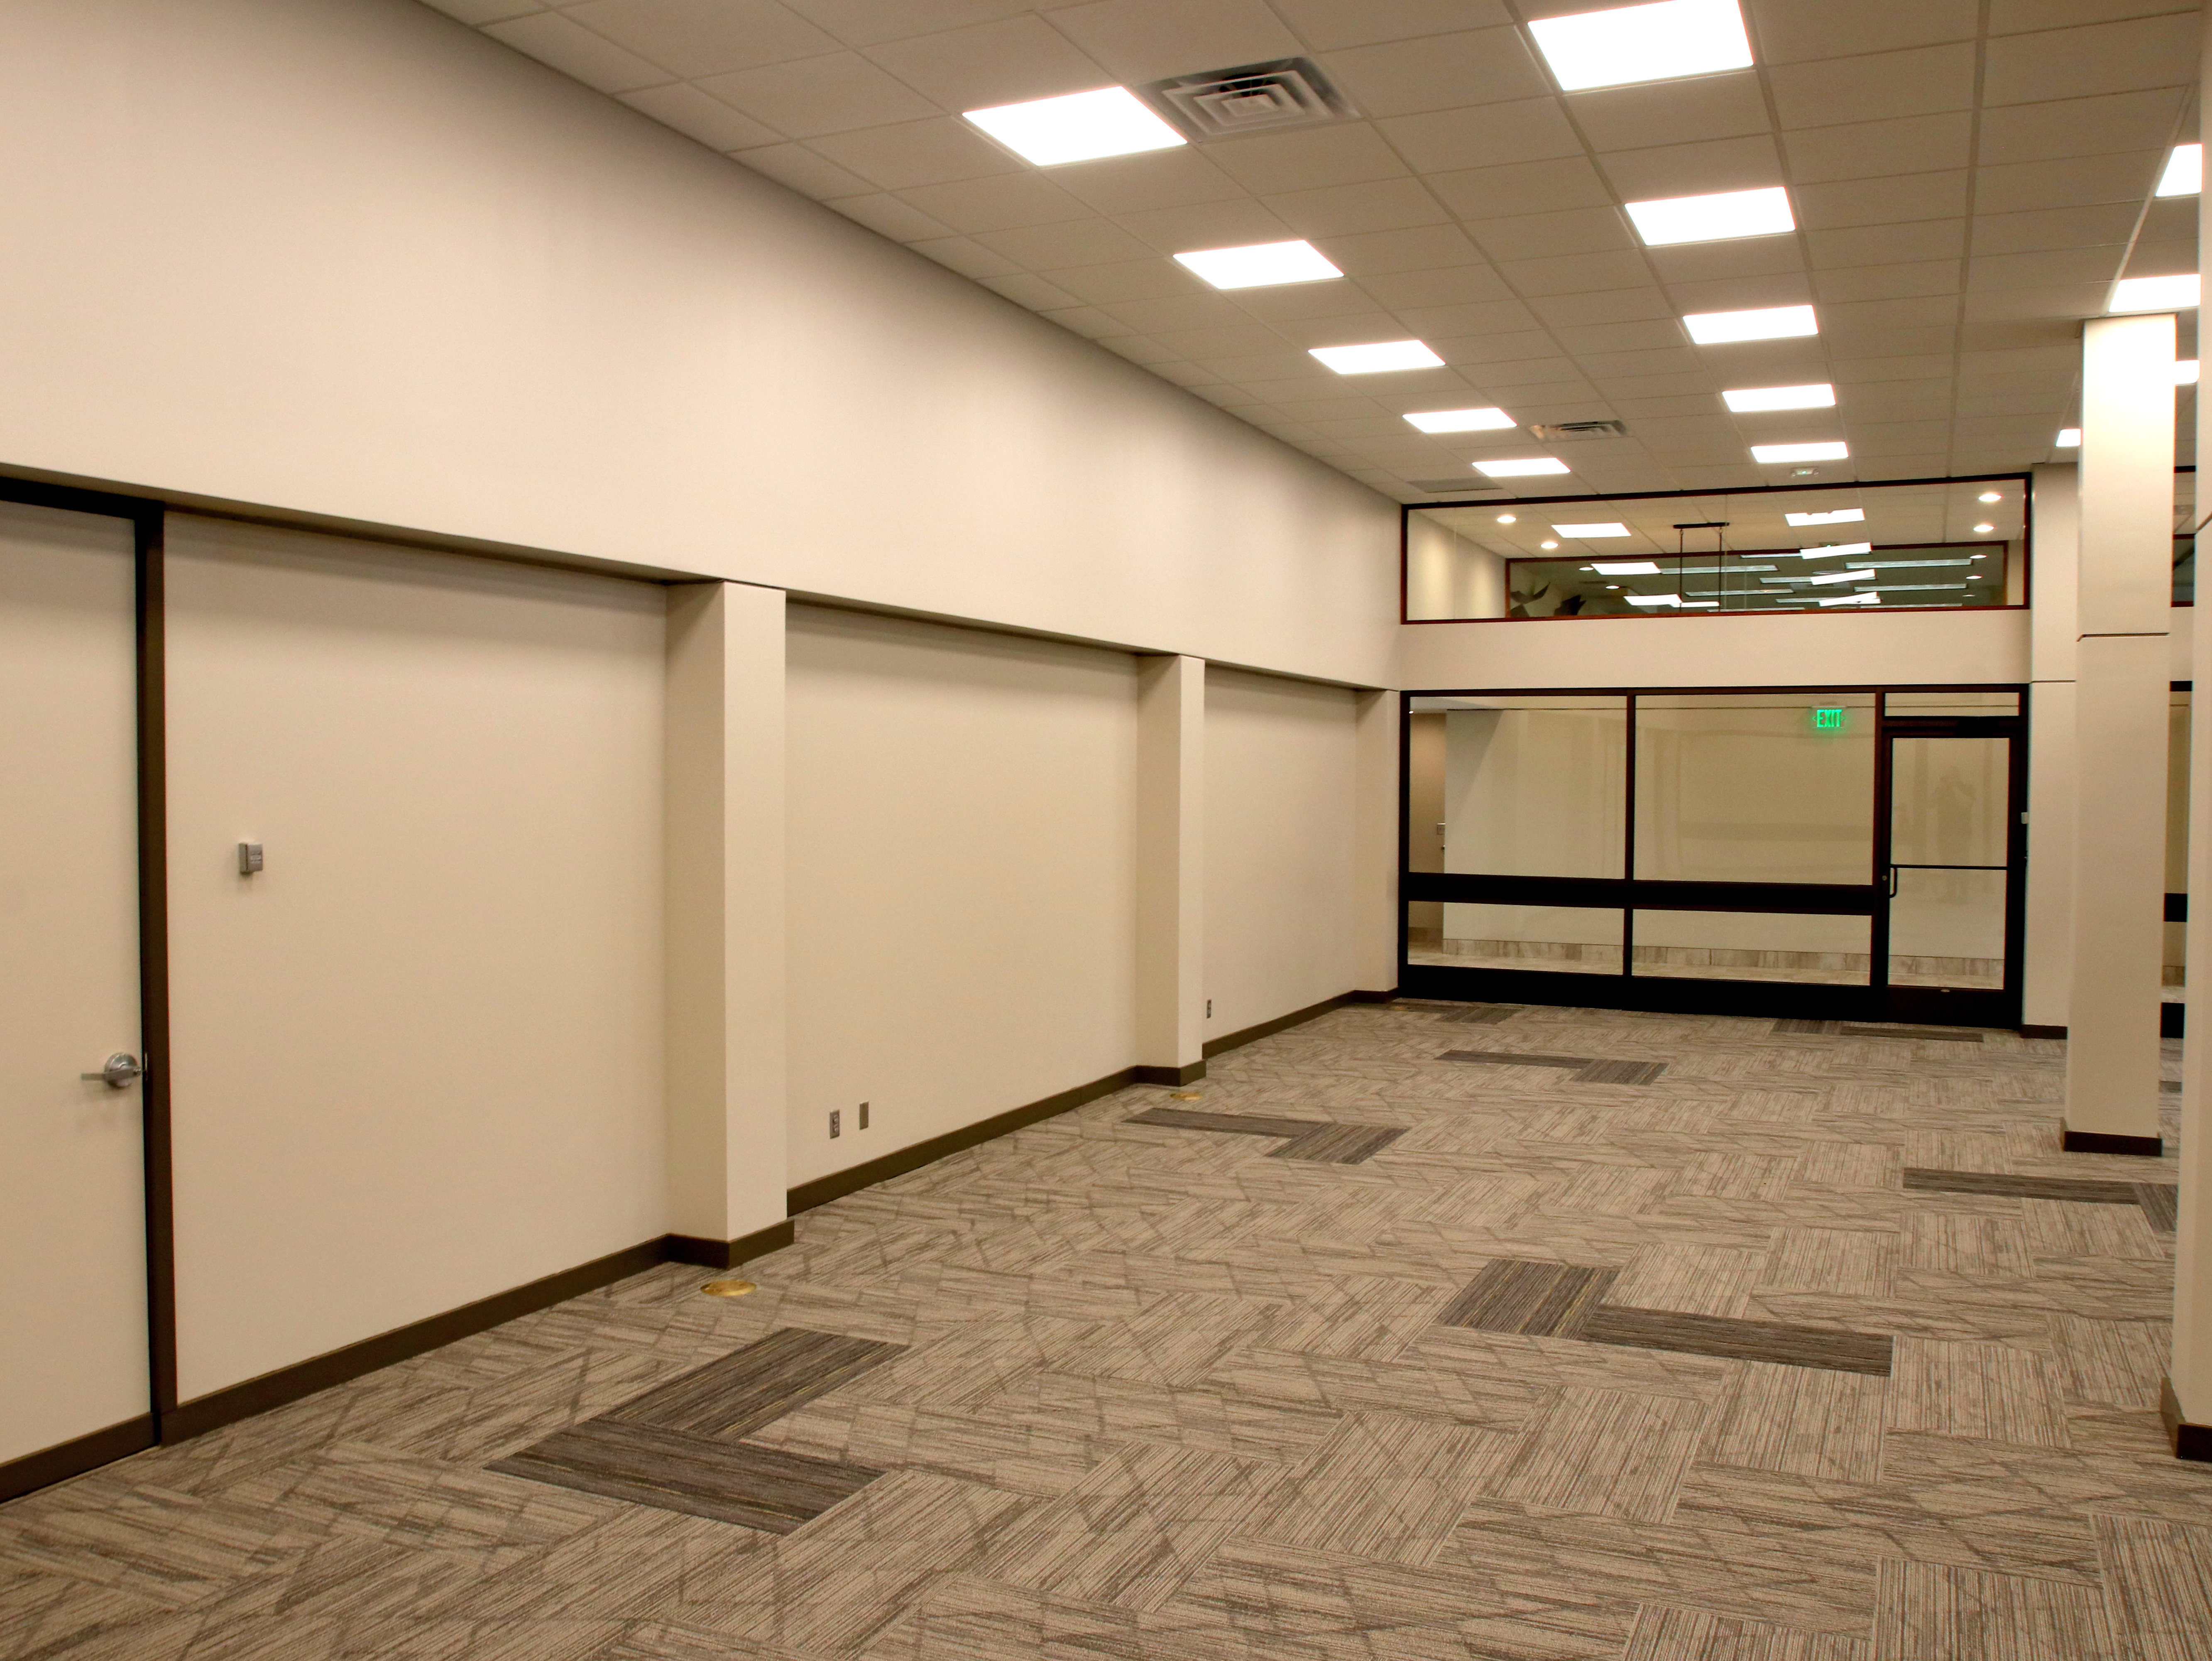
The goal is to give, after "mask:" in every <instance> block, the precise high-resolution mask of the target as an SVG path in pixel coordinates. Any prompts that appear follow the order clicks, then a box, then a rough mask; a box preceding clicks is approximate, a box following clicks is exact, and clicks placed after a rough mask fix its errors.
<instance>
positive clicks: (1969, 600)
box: [1406, 478, 2027, 622]
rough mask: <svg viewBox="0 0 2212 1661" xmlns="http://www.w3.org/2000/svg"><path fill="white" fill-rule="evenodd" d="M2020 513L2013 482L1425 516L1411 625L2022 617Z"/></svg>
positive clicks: (1410, 521)
mask: <svg viewBox="0 0 2212 1661" xmlns="http://www.w3.org/2000/svg"><path fill="white" fill-rule="evenodd" d="M1470 483H1472V481H1470ZM1984 496H1994V497H1995V498H1996V500H1995V501H1990V502H1985V501H1984V500H1983V499H1982V498H1983V497H1984ZM2026 509H2027V504H2026V501H2025V492H2024V490H2023V486H2022V484H2021V481H2020V480H2017V479H2011V478H2003V479H1994V480H1984V479H1968V480H1957V479H1946V480H1939V481H1936V482H1935V483H1932V484H1855V485H1848V486H1844V487H1840V488H1831V489H1827V490H1777V491H1772V492H1761V491H1734V492H1729V491H1717V492H1714V493H1712V494H1711V495H1706V496H1584V497H1578V498H1576V499H1574V500H1572V501H1566V502H1545V501H1531V502H1515V501H1511V500H1508V499H1500V500H1498V501H1496V502H1482V503H1480V504H1470V505H1468V506H1464V507H1450V508H1416V509H1414V510H1413V512H1412V513H1410V514H1408V515H1407V538H1406V615H1407V618H1411V619H1413V620H1414V621H1416V622H1425V621H1434V620H1438V619H1443V618H1595V617H1627V616H1646V617H1656V616H1666V617H1679V616H1684V615H1687V616H1692V617H1694V616H1696V615H1698V614H1699V612H1701V611H1832V610H1836V609H1839V608H1840V609H1843V610H1845V611H1855V610H1872V609H1881V610H1884V611H1894V610H1896V609H1898V608H1899V607H1924V606H1931V605H1933V606H1951V607H1955V606H1965V605H2021V604H2024V603H2025V601H2026V599H2027V594H2026V570H2027V559H2026V552H2025V550H2026V546H2027V510H2026Z"/></svg>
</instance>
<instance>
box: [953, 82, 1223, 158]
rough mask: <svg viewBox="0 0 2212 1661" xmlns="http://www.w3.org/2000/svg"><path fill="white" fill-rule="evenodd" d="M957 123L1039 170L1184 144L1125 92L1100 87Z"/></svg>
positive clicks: (973, 114) (977, 113) (998, 108)
mask: <svg viewBox="0 0 2212 1661" xmlns="http://www.w3.org/2000/svg"><path fill="white" fill-rule="evenodd" d="M962 119H963V120H965V121H967V122H969V124H970V125H974V126H976V127H980V128H981V129H982V130H983V131H985V132H987V133H988V134H990V136H991V137H994V138H995V139H997V140H998V141H999V142H1000V143H1001V144H1004V145H1005V146H1006V148H1007V149H1010V150H1012V152H1013V153H1014V154H1015V155H1018V156H1020V157H1021V158H1022V160H1023V161H1029V162H1033V163H1035V164H1036V166H1038V167H1058V166H1059V165H1060V163H1062V162H1064V161H1097V159H1098V158H1099V157H1100V156H1102V155H1138V154H1139V153H1140V152H1142V151H1145V150H1166V149H1174V148H1175V147H1176V145H1178V144H1188V143H1190V140H1188V138H1185V137H1183V136H1182V134H1181V133H1179V132H1177V131H1176V130H1175V129H1174V128H1173V127H1170V125H1168V124H1167V123H1166V122H1164V121H1163V120H1161V119H1160V118H1159V117H1158V116H1157V115H1155V114H1153V113H1152V111H1150V110H1149V109H1147V108H1146V107H1145V106H1144V104H1143V103H1142V102H1141V101H1140V100H1139V99H1138V97H1137V95H1136V94H1134V93H1133V92H1131V91H1130V90H1129V89H1128V88H1127V87H1101V88H1099V89H1098V90H1097V92H1072V93H1069V94H1066V96H1065V97H1062V98H1036V99H1032V100H1030V101H1029V102H1028V103H1026V104H999V105H994V106H993V107H991V108H989V109H987V110H969V111H967V112H965V113H964V114H963V117H962Z"/></svg>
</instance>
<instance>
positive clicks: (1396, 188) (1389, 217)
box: [1261, 179, 1448, 237]
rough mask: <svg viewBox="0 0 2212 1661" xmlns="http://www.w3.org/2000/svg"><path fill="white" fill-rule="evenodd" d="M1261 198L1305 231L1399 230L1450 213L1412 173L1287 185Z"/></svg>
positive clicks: (1287, 221)
mask: <svg viewBox="0 0 2212 1661" xmlns="http://www.w3.org/2000/svg"><path fill="white" fill-rule="evenodd" d="M1261 199H1262V200H1263V201H1265V202H1266V203H1267V206H1268V207H1270V208H1272V209H1273V210H1274V211H1275V213H1276V214H1277V215H1278V216H1280V218H1281V219H1282V221H1283V222H1284V223H1285V224H1286V225H1288V226H1290V227H1291V229H1293V230H1295V231H1297V233H1298V234H1299V235H1301V236H1304V237H1317V236H1350V235H1353V234H1357V233H1358V232H1361V231H1391V230H1402V229H1406V228H1411V227H1413V226H1419V225H1433V224H1437V223H1438V222H1442V221H1443V220H1444V219H1446V218H1447V217H1448V216H1447V215H1446V214H1445V212H1444V210H1443V207H1442V206H1441V205H1440V204H1438V203H1437V199H1436V198H1435V197H1434V196H1432V195H1431V194H1430V193H1429V191H1428V189H1427V188H1426V187H1425V186H1423V185H1422V184H1421V183H1420V181H1419V179H1378V180H1376V182H1374V183H1373V184H1368V185H1335V186H1330V187H1329V188H1328V189H1327V190H1322V191H1287V192H1283V193H1281V194H1279V195H1273V196H1267V197H1264V198H1261Z"/></svg>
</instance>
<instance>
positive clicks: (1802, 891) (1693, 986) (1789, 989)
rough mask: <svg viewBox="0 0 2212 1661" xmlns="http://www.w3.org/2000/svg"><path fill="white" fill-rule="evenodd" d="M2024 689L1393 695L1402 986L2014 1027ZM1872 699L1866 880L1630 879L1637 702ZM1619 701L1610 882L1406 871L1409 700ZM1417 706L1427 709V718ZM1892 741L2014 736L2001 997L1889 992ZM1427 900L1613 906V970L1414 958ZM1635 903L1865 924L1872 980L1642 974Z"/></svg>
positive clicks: (1935, 686)
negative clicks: (2001, 702) (1996, 705)
mask: <svg viewBox="0 0 2212 1661" xmlns="http://www.w3.org/2000/svg"><path fill="white" fill-rule="evenodd" d="M2028 690H2029V689H2028V688H2027V685H2026V684H2020V683H1990V682H1975V683H1969V682H1916V683H1883V684H1878V685H1850V686H1838V685H1832V684H1829V685H1817V686H1545V687H1526V686H1516V687H1469V688H1439V689H1429V690H1425V691H1417V692H1413V691H1409V692H1404V693H1401V695H1400V697H1401V705H1400V720H1399V734H1398V745H1399V765H1398V849H1399V884H1400V887H1399V905H1398V964H1399V970H1398V973H1399V984H1400V986H1401V988H1403V989H1405V991H1406V993H1407V995H1409V996H1417V997H1442V998H1465V999H1468V1000H1471V1001H1494V1002H1501V1003H1532V1004H1564V1005H1570V1006H1591V1005H1595V1006H1596V1007H1614V1008H1626V1009H1655V1010H1672V1011H1679V1012H1680V1013H1708V1014H1737V1015H1746V1014H1748V1015H1758V1014H1774V1015H1782V1016H1790V1015H1800V1016H1813V1017H1816V1018H1820V1019H1845V1020H1881V1019H1895V1020H1909V1021H1921V1022H1926V1023H1929V1024H1933V1025H1967V1026H2017V1025H2020V1008H2021V945H2022V936H2023V933H2024V925H2025V922H2026V916H2027V881H2026V876H2027V825H2026V823H2025V818H2026V814H2027V760H2028V751H2027V722H2028ZM1893 692H2010V693H2013V694H2015V696H2016V697H2017V698H2018V699H2019V704H2018V710H2017V713H2015V714H2013V715H1969V716H1950V715H1932V716H1931V715H1909V714H1904V713H1899V714H1897V715H1892V714H1890V713H1889V710H1888V707H1887V705H1888V697H1887V695H1888V694H1890V693H1893ZM1855 696H1870V697H1873V698H1874V699H1875V708H1874V710H1873V715H1874V717H1875V736H1874V742H1875V777H1874V789H1873V792H1872V797H1871V800H1870V802H1869V812H1870V813H1871V815H1872V827H1871V828H1872V831H1873V838H1872V848H1871V852H1872V869H1871V870H1870V871H1869V873H1868V874H1869V879H1868V880H1867V881H1866V882H1864V883H1761V882H1683V881H1674V880H1668V879H1655V878H1649V877H1638V876H1637V875H1636V751H1637V721H1636V715H1637V705H1638V699H1639V698H1640V697H1792V698H1800V697H1802V698H1808V699H1813V700H1818V699H1820V698H1823V697H1855ZM1433 697H1617V698H1620V700H1621V701H1622V708H1623V710H1624V713H1625V715H1626V720H1627V732H1626V744H1627V753H1626V766H1625V775H1626V776H1625V779H1624V782H1623V798H1624V800H1623V812H1624V818H1623V830H1622V837H1621V860H1622V866H1621V869H1622V874H1621V875H1620V876H1619V877H1524V876H1507V875H1502V874H1499V875H1492V874H1481V873H1474V874H1470V873H1457V872H1436V871H1415V870H1413V869H1412V868H1411V863H1410V860H1411V852H1412V848H1413V820H1412V785H1413V773H1412V765H1411V762H1412V743H1413V724H1412V721H1411V720H1410V719H1409V717H1410V716H1412V715H1413V714H1415V713H1416V711H1415V710H1414V709H1413V700H1414V699H1416V698H1433ZM1422 713H1425V712H1422ZM1899 738H2002V739H2007V740H2008V744H2009V751H2008V756H2009V770H2008V787H2007V788H2008V802H2007V806H2006V812H2007V814H2008V831H2007V838H2006V866H2005V870H2006V873H2007V881H2006V892H2005V970H2004V983H2003V986H2002V989H2000V990H1997V991H1993V992H1992V991H1985V990H1980V989H1950V990H1944V989H1935V988H1927V987H1893V986H1891V985H1889V984H1888V972H1889V896H1888V893H1887V884H1888V882H1889V873H1890V871H1891V868H1892V867H1891V862H1890V857H1889V855H1890V851H1891V831H1892V827H1891V824H1890V810H1891V805H1892V790H1891V783H1892V779H1891V774H1892V759H1891V757H1892V745H1893V741H1894V740H1895V739H1899ZM1422 901H1439V902H1445V903H1456V904H1470V903H1471V904H1528V905H1555V906H1566V907H1574V908H1577V909H1586V910H1607V911H1619V912H1620V914H1621V950H1620V958H1621V966H1620V970H1618V971H1617V972H1615V973H1611V974H1589V973H1581V972H1563V971H1559V970H1510V969H1474V968H1458V967H1452V966H1446V965H1440V964H1416V963H1414V962H1413V961H1412V958H1411V954H1410V945H1411V941H1410V936H1409V934H1408V927H1409V926H1408V924H1407V918H1406V908H1407V905H1408V904H1414V903H1419V902H1422ZM1638 910H1647V911H1648V910H1666V911H1735V912H1754V913H1763V914H1768V915H1793V916H1864V917H1867V918H1869V919H1870V928H1869V940H1868V952H1869V959H1870V961H1869V971H1868V983H1867V984H1865V985H1863V986H1843V985H1827V984H1822V983H1809V982H1794V983H1793V982H1787V981H1751V980H1729V979H1725V978H1723V977H1712V978H1710V979H1708V978H1705V977H1675V976H1657V975H1638V974H1637V973H1636V972H1635V948H1636V940H1635V919H1636V913H1637V912H1638Z"/></svg>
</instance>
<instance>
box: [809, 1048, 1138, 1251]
mask: <svg viewBox="0 0 2212 1661" xmlns="http://www.w3.org/2000/svg"><path fill="white" fill-rule="evenodd" d="M1136 1074H1137V1069H1136V1068H1133V1067H1125V1068H1121V1071H1119V1072H1118V1073H1109V1074H1107V1075H1106V1076H1105V1077H1104V1078H1103V1079H1093V1080H1091V1082H1090V1083H1089V1084H1079V1085H1078V1086H1075V1088H1074V1089H1073V1090H1063V1091H1061V1092H1060V1093H1059V1094H1058V1095H1057V1096H1047V1097H1046V1098H1044V1099H1043V1100H1042V1101H1037V1102H1031V1103H1030V1104H1029V1105H1028V1106H1026V1107H1015V1108H1009V1109H1007V1110H1006V1111H1005V1112H1004V1113H994V1114H993V1115H992V1116H990V1117H989V1118H987V1119H979V1120H977V1121H976V1122H975V1123H974V1124H971V1125H965V1126H963V1127H962V1128H961V1129H958V1130H948V1131H946V1132H945V1135H942V1136H932V1137H930V1138H929V1139H928V1141H920V1142H916V1143H915V1144H914V1146H913V1147H902V1148H901V1149H899V1150H898V1152H897V1153H886V1154H884V1156H883V1158H881V1159H870V1160H869V1161H868V1162H867V1163H866V1165H853V1166H850V1167H848V1169H846V1170H843V1171H831V1172H830V1173H829V1175H828V1176H827V1177H816V1178H815V1179H814V1180H813V1181H812V1182H811V1183H800V1184H799V1186H798V1187H797V1188H794V1189H792V1190H791V1191H790V1192H789V1193H788V1194H787V1196H785V1204H784V1208H785V1209H786V1210H787V1211H788V1212H789V1213H790V1214H792V1215H793V1216H794V1217H796V1216H798V1215H799V1213H801V1212H802V1211H811V1210H813V1209H814V1208H815V1207H817V1206H825V1205H828V1204H829V1202H830V1201H832V1200H842V1199H843V1198H844V1197H845V1196H847V1195H848V1194H857V1193H859V1192H860V1190H861V1189H864V1188H873V1187H874V1186H875V1185H876V1184H877V1183H887V1182H889V1181H890V1179H891V1178H892V1177H903V1176H905V1175H906V1173H907V1172H908V1171H919V1170H921V1168H922V1166H924V1165H935V1164H936V1163H937V1162H938V1161H939V1159H944V1158H945V1157H946V1156H947V1155H948V1154H952V1153H960V1152H962V1151H963V1149H966V1148H970V1147H975V1145H976V1144H977V1143H978V1142H987V1141H991V1140H993V1139H994V1137H999V1136H1003V1135H1006V1133H1007V1132H1009V1131H1012V1130H1019V1129H1022V1127H1023V1126H1024V1125H1032V1124H1035V1123H1036V1122H1037V1121H1038V1120H1040V1119H1049V1118H1052V1117H1054V1116H1056V1115H1058V1114H1061V1113H1066V1112H1069V1111H1071V1110H1073V1109H1075V1108H1079V1107H1081V1106H1082V1105H1083V1104H1085V1102H1095V1101H1097V1099H1098V1098H1100V1097H1101V1096H1110V1095H1112V1094H1113V1093H1114V1092H1115V1091H1117V1090H1121V1089H1126V1088H1127V1086H1130V1085H1133V1084H1134V1083H1136V1082H1137V1076H1136Z"/></svg>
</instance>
